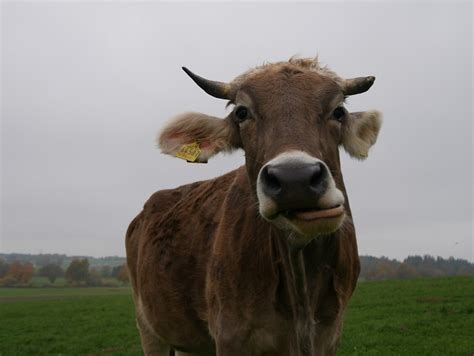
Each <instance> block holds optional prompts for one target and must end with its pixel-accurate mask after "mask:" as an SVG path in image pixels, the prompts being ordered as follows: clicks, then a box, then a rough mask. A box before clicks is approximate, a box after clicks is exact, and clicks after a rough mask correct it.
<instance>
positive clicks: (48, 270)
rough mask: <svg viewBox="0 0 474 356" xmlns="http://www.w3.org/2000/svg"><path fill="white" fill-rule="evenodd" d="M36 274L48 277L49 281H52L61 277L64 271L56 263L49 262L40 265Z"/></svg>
mask: <svg viewBox="0 0 474 356" xmlns="http://www.w3.org/2000/svg"><path fill="white" fill-rule="evenodd" d="M38 274H39V275H40V276H42V277H46V278H48V280H49V281H50V282H51V283H54V282H55V281H56V278H58V277H62V276H63V275H64V271H63V270H62V268H61V267H59V266H58V265H56V264H54V263H49V264H47V265H45V266H43V267H41V268H40V269H39V271H38Z"/></svg>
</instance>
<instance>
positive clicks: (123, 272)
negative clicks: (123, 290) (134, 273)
mask: <svg viewBox="0 0 474 356" xmlns="http://www.w3.org/2000/svg"><path fill="white" fill-rule="evenodd" d="M117 279H118V280H119V281H120V282H122V283H128V282H129V281H130V279H129V277H128V268H127V265H126V264H125V263H124V264H123V265H122V266H120V270H119V273H118V275H117Z"/></svg>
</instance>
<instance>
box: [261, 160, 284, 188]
mask: <svg viewBox="0 0 474 356" xmlns="http://www.w3.org/2000/svg"><path fill="white" fill-rule="evenodd" d="M262 183H263V184H264V186H265V190H266V191H267V192H268V193H270V194H273V195H276V194H278V193H280V191H281V184H280V181H279V180H278V178H277V176H276V174H275V172H274V169H272V168H271V167H268V166H266V167H264V168H263V171H262Z"/></svg>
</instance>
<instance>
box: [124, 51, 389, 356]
mask: <svg viewBox="0 0 474 356" xmlns="http://www.w3.org/2000/svg"><path fill="white" fill-rule="evenodd" d="M295 61H296V60H290V62H282V63H277V64H274V65H265V66H263V67H260V68H258V69H257V70H254V71H252V72H250V73H246V74H245V75H243V76H241V77H238V78H237V79H236V80H235V81H234V82H235V83H238V89H235V90H236V91H235V97H234V98H233V99H232V102H233V103H236V104H239V103H241V102H244V103H246V105H247V106H248V108H249V110H250V113H251V118H250V119H248V120H247V121H245V122H244V123H242V124H240V125H238V124H236V123H235V120H234V113H231V114H230V115H229V116H228V117H227V118H226V119H225V120H219V119H216V118H212V117H206V116H203V115H200V116H198V119H197V120H199V121H195V120H196V117H197V116H196V114H188V115H185V116H182V117H180V118H179V119H178V120H177V121H173V122H172V123H171V124H169V125H168V126H167V127H166V128H165V129H164V131H163V132H162V134H161V135H160V138H159V141H160V145H161V147H162V148H163V151H164V152H165V153H169V154H175V152H176V150H177V149H179V145H180V144H183V143H189V141H190V140H191V141H197V142H200V143H202V142H205V141H210V142H220V143H218V144H215V146H214V147H213V148H212V153H216V152H217V151H218V150H219V149H224V150H229V149H232V148H243V149H244V151H245V153H246V165H245V166H244V167H240V168H239V169H237V170H234V171H232V172H230V173H228V174H226V175H224V176H221V177H218V178H215V179H211V180H208V181H202V182H197V183H193V184H189V185H185V186H182V187H179V188H176V189H172V190H163V191H159V192H157V193H155V194H154V195H153V196H152V197H151V198H150V199H149V200H148V201H147V203H146V204H145V206H144V208H143V211H142V212H141V213H140V214H139V215H138V216H137V217H136V218H135V219H134V220H133V221H132V223H131V224H130V227H129V229H128V231H127V238H126V247H127V261H128V268H129V270H130V275H131V280H132V285H133V289H134V300H135V305H136V307H137V319H138V324H139V329H140V332H141V336H142V345H143V347H144V351H145V353H147V354H157V355H166V354H167V352H168V350H169V347H171V348H173V349H176V350H181V351H185V352H192V353H194V354H200V355H213V354H217V355H219V356H223V355H225V356H227V355H282V356H283V355H285V356H286V355H295V356H296V355H332V354H335V351H336V346H337V341H338V339H339V336H340V332H341V325H342V317H343V312H344V310H345V308H346V305H347V302H348V301H349V298H350V296H351V295H352V292H353V290H354V288H355V285H356V281H357V277H358V274H359V258H358V253H357V243H356V238H355V231H354V226H353V223H352V218H351V212H350V207H349V202H348V199H347V194H346V191H345V187H344V181H343V178H342V174H341V172H340V161H339V151H338V146H339V145H341V144H342V143H343V140H344V135H346V132H350V134H354V135H357V134H361V135H362V137H361V138H360V139H361V140H363V141H370V142H371V143H373V142H372V141H374V135H375V138H376V136H377V135H376V132H375V131H373V130H372V131H370V127H372V126H374V125H372V126H371V125H370V124H369V123H366V125H365V126H364V127H363V128H360V129H358V130H350V129H349V126H348V125H349V123H348V122H343V123H342V124H339V123H336V122H334V121H331V120H330V115H331V113H332V110H334V108H335V106H336V105H338V101H341V100H342V98H343V96H342V93H341V90H340V86H339V83H338V81H336V80H334V79H333V74H331V75H326V74H327V73H333V72H330V71H328V70H327V72H325V73H321V70H320V69H318V70H317V71H315V70H314V69H315V68H316V67H315V64H314V62H312V63H313V64H310V63H309V62H308V60H306V62H305V60H298V61H300V62H295ZM317 68H320V67H319V64H318V65H317ZM234 88H235V86H234ZM346 120H350V117H349V116H348V117H347V118H346ZM341 126H342V127H341ZM375 126H376V125H375ZM345 127H346V128H345ZM367 128H369V129H367ZM378 128H380V127H379V126H378ZM378 128H377V127H375V128H373V129H374V130H375V129H376V131H377V132H378ZM180 138H183V139H182V140H181V141H180ZM211 138H212V140H211ZM176 140H178V142H176ZM374 142H375V141H374ZM290 149H297V150H301V151H304V152H306V153H308V154H310V155H312V156H314V157H317V158H319V159H321V160H324V162H325V163H326V164H327V165H328V167H329V168H330V170H331V172H332V175H333V177H334V180H335V183H336V186H337V187H338V188H339V189H340V190H341V191H342V192H343V193H344V195H345V198H346V202H345V210H346V214H347V217H346V219H345V221H344V223H343V225H342V227H341V228H340V229H339V230H337V231H336V232H334V233H332V234H330V235H326V236H319V237H317V238H315V239H313V240H312V241H311V242H310V243H309V244H308V245H306V247H305V248H304V249H303V250H298V249H294V248H293V247H292V246H291V245H289V244H288V238H289V235H290V234H292V233H294V232H291V231H286V230H280V229H278V228H276V227H275V226H274V225H272V224H271V223H270V222H268V221H266V220H264V219H263V218H262V217H261V216H260V215H259V213H258V200H257V197H256V192H255V183H256V178H257V175H258V172H259V171H260V169H261V167H262V166H263V165H264V164H265V163H266V162H268V161H269V160H271V159H272V158H274V157H275V156H276V155H278V154H279V153H282V152H284V151H287V150H290ZM160 350H161V351H160Z"/></svg>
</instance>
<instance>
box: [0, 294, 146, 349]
mask: <svg viewBox="0 0 474 356" xmlns="http://www.w3.org/2000/svg"><path fill="white" fill-rule="evenodd" d="M15 299H16V300H15ZM107 353H108V354H114V355H140V354H141V349H140V340H139V336H138V332H137V329H136V327H135V315H134V310H133V302H132V297H131V292H130V289H126V288H116V289H114V288H65V289H59V288H54V289H53V288H50V289H43V288H41V289H26V288H25V289H6V288H5V289H0V354H1V355H2V356H7V355H59V354H62V355H84V354H87V355H94V354H96V355H99V354H100V355H102V354H107Z"/></svg>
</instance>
